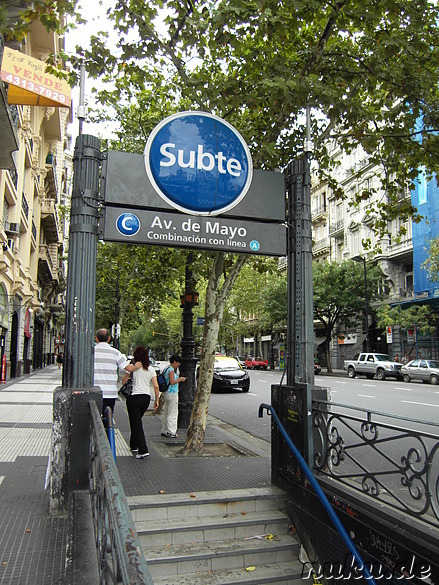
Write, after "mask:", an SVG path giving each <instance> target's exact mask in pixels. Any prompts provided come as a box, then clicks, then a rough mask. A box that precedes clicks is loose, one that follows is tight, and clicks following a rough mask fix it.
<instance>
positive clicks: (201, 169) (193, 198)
mask: <svg viewBox="0 0 439 585" xmlns="http://www.w3.org/2000/svg"><path fill="white" fill-rule="evenodd" d="M145 166H146V172H147V175H148V178H149V180H150V181H151V183H152V185H153V186H154V188H155V190H156V191H157V193H158V194H159V195H160V196H161V197H162V198H163V199H164V200H165V201H166V202H167V203H169V204H170V205H171V206H172V207H174V208H175V209H178V210H179V211H183V212H184V213H190V214H194V215H218V214H220V213H224V212H225V211H228V210H229V209H232V208H233V207H235V206H236V205H237V204H238V203H239V202H240V201H241V199H242V198H243V197H244V196H245V194H246V193H247V191H248V189H249V187H250V184H251V181H252V174H253V165H252V159H251V155H250V152H249V150H248V147H247V144H246V143H245V142H244V139H243V138H242V136H241V135H240V134H239V132H238V131H237V130H235V128H233V126H231V125H230V124H229V123H228V122H225V121H224V120H221V118H217V117H216V116H213V115H212V114H208V113H206V112H182V113H180V114H175V115H173V116H170V117H169V118H166V119H165V120H163V121H162V122H161V123H160V124H159V125H158V126H156V127H155V129H154V130H153V131H152V133H151V134H150V136H149V138H148V142H147V144H146V147H145Z"/></svg>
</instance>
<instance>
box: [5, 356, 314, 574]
mask: <svg viewBox="0 0 439 585" xmlns="http://www.w3.org/2000/svg"><path fill="white" fill-rule="evenodd" d="M60 385H61V370H60V369H58V368H57V366H49V367H46V368H45V369H43V370H38V371H37V372H34V373H32V374H30V375H27V376H23V377H22V378H19V379H16V380H12V381H9V382H8V383H7V384H4V385H2V386H0V512H1V514H0V527H1V531H0V585H35V584H36V583H41V584H44V585H61V584H62V585H64V583H65V573H66V549H67V543H68V540H69V539H68V530H69V521H68V518H67V514H66V515H59V516H50V514H49V490H48V489H47V488H46V487H45V483H46V481H45V480H46V470H47V463H48V456H49V451H50V445H51V436H52V404H53V392H54V390H55V388H56V387H58V386H60ZM114 418H115V436H116V451H117V467H118V471H119V475H120V478H121V481H122V484H123V488H124V491H125V494H126V496H127V499H128V502H129V504H130V507H131V509H132V514H133V517H134V519H135V522H136V524H137V529H138V531H139V535H140V539H141V542H142V546H143V549H144V552H145V557H146V560H147V562H148V565H149V568H150V571H151V573H152V574H153V578H154V583H156V585H161V584H165V583H166V584H167V585H185V583H191V585H197V584H201V583H202V584H203V585H204V584H206V585H207V584H222V585H227V584H230V585H231V584H232V583H234V584H236V583H247V584H249V583H251V584H253V585H256V584H258V583H259V584H262V583H272V584H273V583H274V584H276V583H282V584H287V585H295V584H296V583H297V584H299V583H306V581H304V580H303V579H302V578H301V573H302V563H300V562H299V560H298V557H299V549H300V545H299V542H298V540H297V537H296V535H295V534H294V533H293V530H292V529H291V524H290V522H289V519H288V517H287V516H286V515H285V514H284V512H283V508H284V504H283V499H284V496H283V492H281V491H280V490H278V489H277V488H274V487H273V486H271V449H270V444H269V443H267V442H266V441H263V440H260V439H257V438H256V437H253V436H251V435H249V434H248V433H245V432H244V431H242V430H240V429H238V428H236V427H232V426H230V425H227V424H225V423H223V422H222V421H220V420H218V419H213V418H212V417H209V420H208V426H207V429H206V442H205V445H206V451H207V452H210V454H209V456H205V457H189V458H187V457H180V456H179V455H178V450H179V449H180V448H181V446H182V445H183V443H184V437H183V435H184V431H183V432H179V435H180V437H179V438H178V439H168V438H166V437H162V436H161V434H160V430H161V418H160V416H159V415H155V414H153V412H152V411H148V413H147V415H146V416H145V418H144V428H145V433H146V436H147V441H148V447H149V451H150V456H149V457H148V458H146V459H142V460H137V459H135V458H134V457H133V456H132V454H131V451H130V449H129V422H128V417H127V414H126V409H125V405H124V404H123V403H121V402H118V403H117V405H116V409H115V417H114ZM225 446H226V447H227V449H224V447H225ZM266 535H267V538H265V536H266ZM270 535H272V537H270ZM255 536H259V537H261V538H254V537H255ZM246 539H248V540H246ZM92 540H93V538H92ZM94 581H95V580H87V581H86V584H87V585H92V584H93V583H94ZM310 582H312V580H311V581H310ZM81 585H83V584H81Z"/></svg>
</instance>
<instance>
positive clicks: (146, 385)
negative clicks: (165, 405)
mask: <svg viewBox="0 0 439 585" xmlns="http://www.w3.org/2000/svg"><path fill="white" fill-rule="evenodd" d="M134 362H135V364H136V365H137V364H138V363H139V362H140V363H141V366H140V367H139V368H138V369H136V370H135V371H134V372H132V374H131V375H132V377H133V391H132V393H131V395H130V396H128V398H127V410H128V418H129V420H130V429H131V436H130V448H131V452H132V453H133V455H135V457H136V459H144V458H145V457H148V455H149V451H148V446H147V444H146V439H145V433H144V432H143V424H142V417H143V415H144V414H145V412H146V411H147V410H148V406H149V404H150V402H151V396H153V395H154V399H155V400H154V410H155V409H157V408H158V405H159V387H158V384H157V374H156V371H155V370H154V368H153V367H152V366H151V365H150V364H149V352H148V350H147V348H146V347H144V346H143V345H139V347H136V349H135V350H134ZM129 376H130V374H125V376H124V377H123V380H122V383H123V384H124V383H125V382H126V381H127V380H128V378H129Z"/></svg>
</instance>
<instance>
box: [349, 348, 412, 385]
mask: <svg viewBox="0 0 439 585" xmlns="http://www.w3.org/2000/svg"><path fill="white" fill-rule="evenodd" d="M401 367H402V364H400V363H399V362H394V361H392V360H391V358H390V356H388V355H387V354H386V353H368V352H366V353H360V355H359V356H358V358H357V359H355V358H354V359H353V360H345V362H344V369H345V370H347V371H348V376H349V378H355V376H357V375H360V374H362V375H364V376H366V378H368V379H369V380H371V379H372V378H373V377H374V376H376V379H377V380H385V379H386V378H387V377H391V378H396V379H397V380H402V373H401Z"/></svg>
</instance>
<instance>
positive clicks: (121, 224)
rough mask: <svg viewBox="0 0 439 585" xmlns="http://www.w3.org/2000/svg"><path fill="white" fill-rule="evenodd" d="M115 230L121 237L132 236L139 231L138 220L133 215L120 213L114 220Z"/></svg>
mask: <svg viewBox="0 0 439 585" xmlns="http://www.w3.org/2000/svg"><path fill="white" fill-rule="evenodd" d="M116 229H117V231H118V232H120V233H121V234H122V235H123V236H134V235H136V234H137V232H138V231H139V230H140V219H139V218H138V217H137V215H134V213H122V214H121V215H119V217H118V218H117V219H116Z"/></svg>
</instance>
